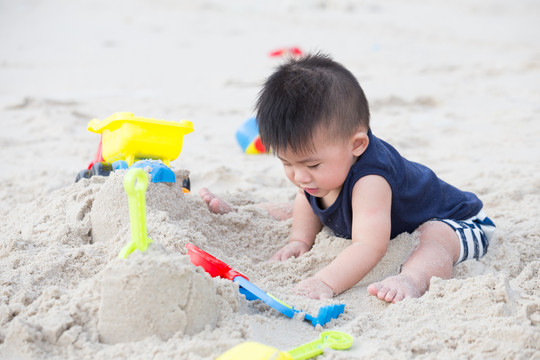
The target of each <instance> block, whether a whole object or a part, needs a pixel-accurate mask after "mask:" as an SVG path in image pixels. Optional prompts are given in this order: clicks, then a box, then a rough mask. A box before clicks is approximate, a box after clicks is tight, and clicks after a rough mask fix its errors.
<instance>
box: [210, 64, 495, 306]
mask: <svg viewBox="0 0 540 360" xmlns="http://www.w3.org/2000/svg"><path fill="white" fill-rule="evenodd" d="M256 109H257V115H256V117H257V121H258V126H259V133H260V137H261V140H262V142H263V143H264V144H265V146H266V147H267V148H270V149H271V150H272V152H273V153H274V154H275V155H276V156H277V157H278V158H279V159H280V160H281V162H282V163H283V168H284V170H285V174H286V176H287V177H288V178H289V180H290V181H292V182H293V183H294V184H295V185H296V186H297V187H298V188H299V191H298V193H297V195H296V198H295V201H294V204H293V206H292V217H293V220H292V231H291V235H290V240H289V243H288V244H287V245H285V246H284V247H283V248H281V249H280V250H279V251H278V252H277V253H276V254H275V255H274V256H273V257H272V259H275V260H285V259H288V258H289V257H292V256H295V257H298V256H301V255H302V254H304V253H306V252H307V251H309V250H310V249H311V247H312V246H313V243H314V241H315V237H316V235H317V234H318V233H319V232H320V231H321V229H322V227H323V225H326V226H328V227H329V228H330V229H332V230H333V232H334V234H335V235H336V236H340V237H344V238H348V239H351V244H350V245H349V246H348V247H347V248H345V249H344V250H343V251H342V252H341V253H340V254H339V255H338V256H337V257H336V258H335V259H334V260H333V261H332V262H331V263H330V264H329V265H327V266H326V267H324V268H323V269H321V270H320V271H319V272H317V273H316V274H315V275H314V276H313V277H310V278H308V279H305V280H302V281H301V282H299V283H298V284H297V285H296V286H295V291H296V292H297V293H299V294H302V295H305V296H308V297H310V298H314V299H322V298H330V297H332V296H334V295H337V294H340V293H341V292H343V291H345V290H347V289H349V288H351V287H352V286H353V285H355V284H356V283H357V282H359V281H360V280H361V279H362V278H363V277H364V276H365V275H366V274H367V273H368V272H369V271H370V270H371V269H373V267H374V266H375V265H376V264H377V263H378V262H379V261H380V260H381V258H382V257H383V255H384V254H385V252H386V250H387V247H388V243H389V241H390V239H392V238H394V237H396V236H397V235H399V234H401V233H403V232H408V233H412V232H413V231H415V230H418V231H419V233H420V241H419V244H418V246H417V247H416V249H414V251H413V252H412V254H411V255H410V257H409V258H408V259H407V260H406V261H405V263H404V264H403V266H402V269H401V272H400V273H399V274H398V275H396V276H392V277H389V278H386V279H384V280H383V281H381V282H377V283H374V284H371V285H369V287H368V291H369V293H370V294H372V295H374V296H377V297H378V298H380V299H382V300H385V301H388V302H396V301H400V300H402V299H403V298H405V297H420V296H422V295H423V294H424V293H425V292H426V291H427V289H428V287H429V283H430V279H431V278H432V277H433V276H437V277H440V278H443V279H447V278H450V277H451V276H452V272H453V265H454V264H457V263H459V262H461V261H464V260H467V259H473V258H474V259H478V258H480V257H482V256H483V255H484V254H485V253H486V251H487V248H488V245H489V239H490V237H491V235H492V233H493V231H494V230H495V225H494V224H493V222H492V221H491V220H490V219H489V218H487V217H486V215H485V214H484V213H483V212H482V202H481V201H480V200H479V199H478V198H477V197H476V195H474V194H473V193H470V192H465V191H461V190H459V189H457V188H455V187H453V186H452V185H449V184H448V183H446V182H444V181H442V180H441V179H439V178H438V177H437V176H436V175H435V173H434V172H433V171H431V170H430V169H429V168H427V167H425V166H423V165H420V164H418V163H414V162H411V161H408V160H406V159H405V158H403V157H402V156H401V155H400V154H399V153H398V152H397V151H396V149H394V148H393V147H392V146H391V145H390V144H388V143H386V142H384V141H383V140H381V139H379V138H377V137H376V136H375V135H374V134H373V133H372V131H371V129H370V126H369V120H370V119H369V118H370V114H369V107H368V102H367V100H366V97H365V95H364V92H363V90H362V88H361V87H360V84H359V83H358V81H357V80H356V78H355V77H354V76H353V74H352V73H351V72H350V71H348V70H347V69H346V68H344V67H343V66H342V65H340V64H339V63H337V62H335V61H333V60H332V59H331V58H330V57H328V56H326V55H321V54H314V55H307V56H305V57H302V58H299V59H298V58H296V59H290V60H288V61H287V62H286V63H284V64H283V65H281V66H279V67H278V68H277V70H276V71H275V72H274V73H273V74H272V75H271V76H270V77H269V78H268V79H267V80H266V82H265V84H264V86H263V88H262V90H261V93H260V94H259V98H258V101H257V105H256ZM201 197H202V198H203V200H204V201H205V202H206V203H207V205H208V207H209V209H210V210H211V211H213V212H215V213H226V212H228V211H232V208H231V207H230V206H229V205H228V204H227V203H226V202H224V201H223V200H221V199H220V198H218V197H216V196H215V195H214V194H212V193H211V192H209V191H208V190H207V189H202V190H201ZM261 206H263V207H265V208H266V209H268V210H269V213H270V214H271V215H272V216H274V217H277V218H285V217H287V216H288V214H290V212H288V210H289V209H288V208H287V207H283V206H281V205H272V204H263V205H261Z"/></svg>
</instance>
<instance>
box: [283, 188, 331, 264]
mask: <svg viewBox="0 0 540 360" xmlns="http://www.w3.org/2000/svg"><path fill="white" fill-rule="evenodd" d="M321 229H322V223H321V221H320V220H319V218H318V217H317V215H315V214H314V213H313V210H312V209H311V206H310V205H309V202H308V201H307V198H306V196H305V195H304V192H303V190H299V191H298V193H297V194H296V198H295V200H294V208H293V221H292V230H291V236H290V240H289V243H288V244H287V245H285V246H284V247H282V248H281V249H280V250H279V251H278V252H277V253H275V254H274V256H272V260H286V259H288V258H290V257H291V256H296V257H298V256H300V255H302V254H304V253H306V252H308V251H309V249H311V247H312V246H313V243H314V242H315V237H316V236H317V234H318V233H319V232H320V231H321Z"/></svg>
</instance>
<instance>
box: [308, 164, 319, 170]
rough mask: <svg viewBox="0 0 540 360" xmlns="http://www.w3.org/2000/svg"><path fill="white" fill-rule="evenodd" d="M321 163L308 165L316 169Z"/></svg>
mask: <svg viewBox="0 0 540 360" xmlns="http://www.w3.org/2000/svg"><path fill="white" fill-rule="evenodd" d="M319 165H321V164H320V163H319V164H313V165H308V166H307V167H308V168H310V169H315V168H317V166H319Z"/></svg>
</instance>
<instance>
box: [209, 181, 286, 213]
mask: <svg viewBox="0 0 540 360" xmlns="http://www.w3.org/2000/svg"><path fill="white" fill-rule="evenodd" d="M199 195H200V196H201V198H202V199H203V201H204V202H205V203H206V205H207V206H208V209H209V210H210V211H211V212H212V213H214V214H227V213H230V212H231V211H236V210H234V209H233V208H232V206H231V205H229V203H227V202H226V201H225V200H223V199H221V198H220V197H218V196H216V195H215V194H213V193H212V192H210V190H208V189H207V188H202V189H201V190H200V191H199ZM256 206H258V207H260V208H261V209H264V210H266V211H267V212H268V215H270V216H271V217H273V218H274V219H276V220H286V219H289V218H291V217H292V209H293V203H292V202H291V203H270V202H264V203H259V204H256Z"/></svg>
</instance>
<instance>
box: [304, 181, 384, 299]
mask: <svg viewBox="0 0 540 360" xmlns="http://www.w3.org/2000/svg"><path fill="white" fill-rule="evenodd" d="M352 202H353V203H352V207H353V225H352V244H351V245H349V246H348V247H347V248H345V249H344V250H343V251H342V252H341V253H340V254H339V255H338V256H337V257H336V258H335V259H334V260H333V261H332V262H331V263H330V264H329V265H328V266H326V267H325V268H323V269H322V270H320V271H319V272H318V273H317V274H315V276H314V277H313V278H310V279H306V280H304V281H303V282H300V283H299V284H298V285H297V287H296V289H297V291H298V292H299V293H303V294H305V295H307V296H309V297H313V298H323V297H331V296H332V295H336V294H339V293H342V292H343V291H345V290H347V289H349V288H351V287H352V286H353V285H354V284H356V283H357V282H358V281H360V280H362V278H363V277H364V276H365V275H366V274H367V273H368V272H369V271H371V269H373V268H374V267H375V265H376V264H377V263H378V262H379V261H380V259H381V258H382V257H383V256H384V254H385V252H386V249H387V248H388V242H389V240H390V209H391V205H392V190H391V189H390V185H389V184H388V183H387V182H386V180H384V178H382V177H380V176H376V175H370V176H366V177H364V178H362V179H360V180H359V181H358V182H357V183H356V185H355V186H354V189H353V195H352ZM321 281H322V283H324V284H325V285H326V286H327V287H329V289H328V288H327V289H326V291H325V290H324V286H323V287H322V288H321V286H320V285H321V284H320V282H321ZM318 282H319V284H317V283H318ZM303 283H304V284H303ZM310 288H313V289H314V290H311V289H310ZM330 290H331V291H332V292H333V294H331V292H330Z"/></svg>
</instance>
